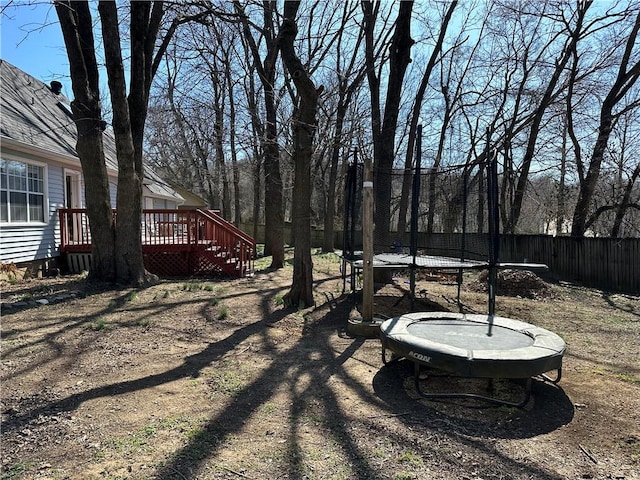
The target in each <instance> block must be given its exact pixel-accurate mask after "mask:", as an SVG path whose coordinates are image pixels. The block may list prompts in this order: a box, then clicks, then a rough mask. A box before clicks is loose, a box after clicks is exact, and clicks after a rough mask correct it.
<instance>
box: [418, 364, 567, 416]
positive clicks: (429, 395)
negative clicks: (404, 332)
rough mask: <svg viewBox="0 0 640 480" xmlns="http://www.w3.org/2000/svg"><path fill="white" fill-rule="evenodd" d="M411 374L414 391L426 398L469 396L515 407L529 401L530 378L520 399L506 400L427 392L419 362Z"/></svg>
mask: <svg viewBox="0 0 640 480" xmlns="http://www.w3.org/2000/svg"><path fill="white" fill-rule="evenodd" d="M413 375H414V381H415V387H416V391H417V392H418V394H419V395H420V396H421V397H423V398H427V399H441V398H471V399H475V400H481V401H484V402H488V403H493V404H496V405H503V406H508V407H516V408H523V407H524V406H525V405H527V403H529V400H530V399H531V378H527V381H526V384H525V391H524V394H523V397H522V399H521V401H519V402H510V401H508V400H502V399H500V398H495V397H487V396H484V395H478V394H475V393H463V392H462V393H427V392H425V391H424V390H423V389H422V387H421V386H420V382H421V380H420V364H419V363H416V362H414V374H413ZM422 381H424V380H422ZM558 381H559V379H558Z"/></svg>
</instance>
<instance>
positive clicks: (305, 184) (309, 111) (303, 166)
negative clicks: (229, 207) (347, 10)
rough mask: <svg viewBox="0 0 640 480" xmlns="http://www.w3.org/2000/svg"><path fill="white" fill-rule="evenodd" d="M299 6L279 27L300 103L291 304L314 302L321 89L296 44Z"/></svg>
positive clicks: (287, 10) (288, 5)
mask: <svg viewBox="0 0 640 480" xmlns="http://www.w3.org/2000/svg"><path fill="white" fill-rule="evenodd" d="M299 6H300V2H293V1H287V2H285V4H284V20H283V22H282V27H281V29H280V51H281V52H282V60H283V61H284V64H285V66H286V67H287V70H288V71H289V74H290V75H291V78H292V80H293V83H294V84H295V86H296V91H297V96H298V105H297V106H296V108H295V111H294V118H293V132H294V135H293V142H294V146H293V160H294V165H295V178H294V186H293V196H294V201H293V231H294V238H295V244H296V248H295V254H294V259H293V284H292V285H291V290H290V291H289V293H287V295H286V298H285V300H286V302H287V304H289V305H293V306H296V307H297V306H303V307H305V306H306V307H308V306H311V305H313V304H314V300H313V289H312V287H313V263H312V261H311V217H310V213H311V155H312V153H313V137H314V134H315V129H316V110H317V105H318V94H319V92H318V91H317V90H316V88H315V85H314V84H313V81H312V80H311V78H310V77H309V74H308V73H307V71H306V70H305V68H304V66H303V65H302V62H301V61H300V59H299V58H298V56H297V55H296V53H295V51H294V48H293V42H294V40H295V37H296V34H297V31H298V27H297V25H296V20H295V17H296V12H297V11H298V7H299Z"/></svg>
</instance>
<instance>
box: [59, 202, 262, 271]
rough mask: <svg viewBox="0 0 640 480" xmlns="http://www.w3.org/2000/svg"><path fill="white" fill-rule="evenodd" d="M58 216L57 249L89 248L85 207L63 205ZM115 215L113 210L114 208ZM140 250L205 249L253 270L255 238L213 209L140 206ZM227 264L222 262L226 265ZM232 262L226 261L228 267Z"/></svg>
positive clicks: (241, 268) (240, 267)
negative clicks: (58, 236)
mask: <svg viewBox="0 0 640 480" xmlns="http://www.w3.org/2000/svg"><path fill="white" fill-rule="evenodd" d="M58 214H59V218H60V242H61V243H60V252H61V253H73V252H90V251H91V232H90V229H89V220H88V216H87V211H86V209H69V208H63V209H60V210H59V211H58ZM113 214H114V218H115V216H116V212H115V210H114V212H113ZM141 222H142V223H141V227H142V228H141V229H142V232H141V235H142V238H141V240H142V247H143V252H145V253H148V252H176V251H183V252H184V251H199V252H208V255H209V257H211V258H214V257H216V258H219V259H220V262H221V263H222V262H223V261H224V262H226V264H233V263H234V262H235V268H236V269H237V270H238V271H239V272H240V273H239V274H246V273H248V272H251V271H253V260H254V256H255V252H256V242H255V240H254V239H253V238H252V237H250V236H249V235H247V234H246V233H245V232H243V231H242V230H240V229H238V228H237V227H236V226H235V225H233V224H232V223H231V222H228V221H227V220H225V219H224V218H222V217H221V216H220V214H219V212H218V211H216V210H199V209H198V210H169V209H153V210H143V211H142V216H141ZM226 266H227V265H225V267H226ZM232 268H233V265H229V270H231V269H232Z"/></svg>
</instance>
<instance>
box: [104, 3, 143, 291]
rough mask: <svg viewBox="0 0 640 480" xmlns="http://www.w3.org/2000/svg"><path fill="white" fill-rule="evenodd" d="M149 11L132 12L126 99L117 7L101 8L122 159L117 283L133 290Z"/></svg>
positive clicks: (138, 261)
mask: <svg viewBox="0 0 640 480" xmlns="http://www.w3.org/2000/svg"><path fill="white" fill-rule="evenodd" d="M150 7H151V5H150V4H147V3H145V4H132V6H131V52H132V56H131V66H130V68H131V89H130V95H129V99H127V94H126V82H125V75H124V64H123V61H122V48H121V43H120V33H119V30H118V26H119V22H118V13H117V7H116V5H115V3H113V2H108V1H102V2H100V3H99V5H98V10H99V12H100V21H101V26H102V36H103V44H104V52H105V63H106V68H107V76H108V82H109V91H110V93H111V105H112V108H113V130H114V134H115V137H116V152H117V157H118V195H117V199H116V209H117V211H118V216H117V221H116V252H117V253H118V254H117V256H116V273H117V281H118V283H122V284H132V285H143V284H144V283H146V282H147V275H146V272H145V269H144V260H143V256H142V242H141V239H142V226H141V222H140V214H141V211H142V180H143V175H144V172H143V167H142V141H143V133H144V123H145V120H146V111H147V109H146V106H147V99H148V90H146V80H145V77H146V64H145V62H146V59H145V54H146V51H145V48H146V45H145V42H146V34H147V32H146V26H147V24H148V22H149V15H150ZM154 39H155V36H154ZM145 92H146V93H145ZM131 112H135V114H134V115H131Z"/></svg>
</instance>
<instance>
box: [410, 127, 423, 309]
mask: <svg viewBox="0 0 640 480" xmlns="http://www.w3.org/2000/svg"><path fill="white" fill-rule="evenodd" d="M421 163H422V125H418V132H417V138H416V168H415V174H414V176H413V185H412V192H411V233H410V235H411V239H410V245H409V247H410V248H409V250H410V252H409V253H410V254H411V256H412V260H411V267H410V272H409V290H410V292H411V310H412V311H413V309H414V306H415V298H416V256H417V255H418V215H419V213H418V204H419V203H420V166H421Z"/></svg>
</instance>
